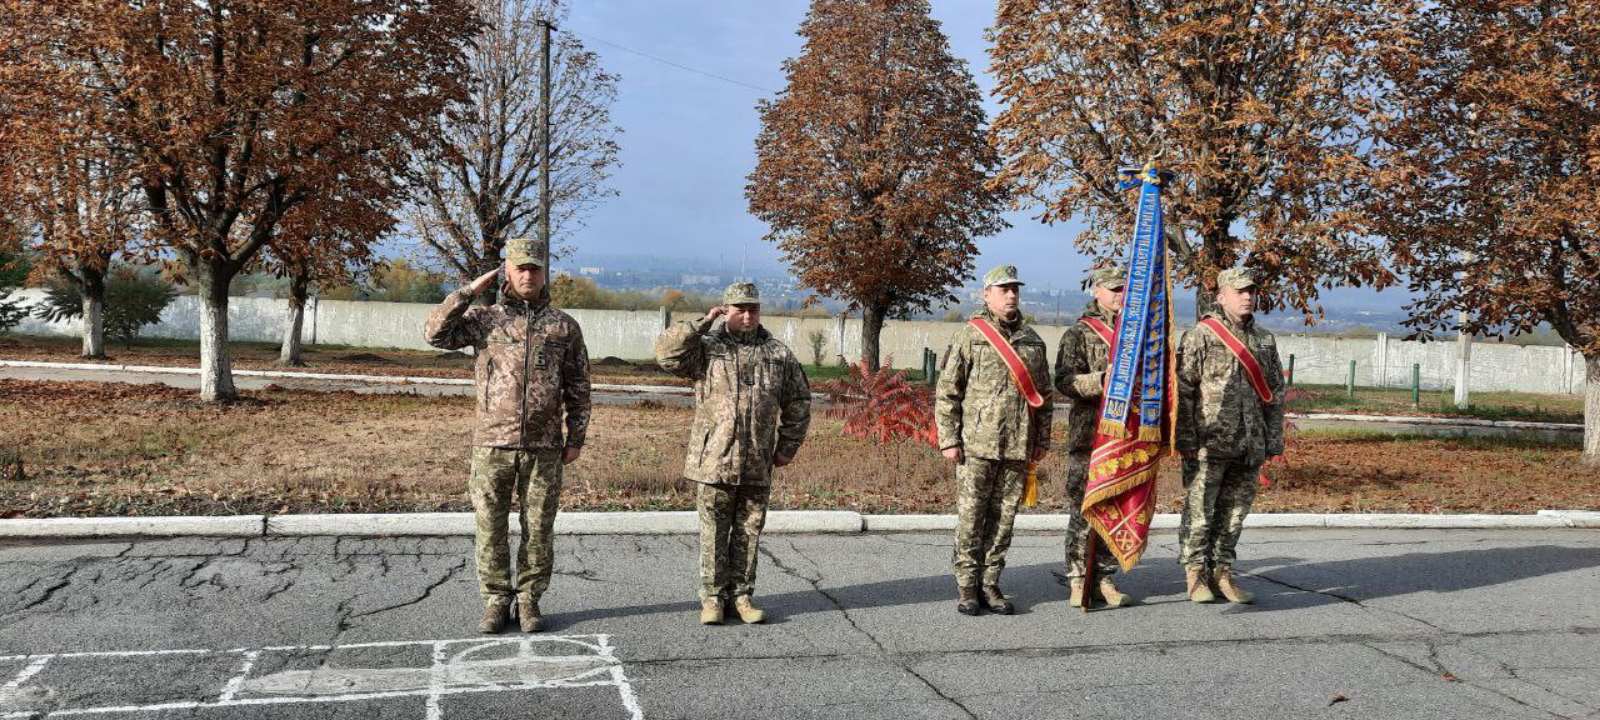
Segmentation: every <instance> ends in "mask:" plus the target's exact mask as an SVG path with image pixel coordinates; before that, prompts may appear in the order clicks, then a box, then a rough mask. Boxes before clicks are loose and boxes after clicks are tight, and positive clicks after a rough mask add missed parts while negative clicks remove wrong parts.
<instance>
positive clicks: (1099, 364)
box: [1056, 300, 1117, 452]
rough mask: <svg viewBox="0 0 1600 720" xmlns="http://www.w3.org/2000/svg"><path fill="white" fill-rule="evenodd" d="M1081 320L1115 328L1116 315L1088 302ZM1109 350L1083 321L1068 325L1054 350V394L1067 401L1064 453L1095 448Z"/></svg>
mask: <svg viewBox="0 0 1600 720" xmlns="http://www.w3.org/2000/svg"><path fill="white" fill-rule="evenodd" d="M1083 317H1089V318H1094V319H1096V320H1099V321H1101V322H1103V323H1105V324H1106V326H1107V327H1110V328H1111V330H1112V332H1116V329H1117V315H1116V313H1108V312H1106V311H1104V310H1102V309H1101V308H1100V304H1099V303H1097V302H1095V301H1093V300H1090V301H1089V307H1088V308H1086V309H1084V311H1083ZM1110 355H1111V347H1110V346H1108V345H1106V343H1105V341H1104V340H1101V339H1100V335H1099V334H1098V333H1096V332H1095V331H1094V330H1092V329H1090V328H1089V327H1088V326H1086V325H1084V324H1083V323H1082V322H1075V323H1073V324H1071V325H1069V326H1067V330H1066V332H1063V333H1061V343H1060V345H1059V346H1058V347H1057V349H1056V392H1059V393H1061V395H1062V397H1065V398H1066V400H1067V452H1089V451H1090V450H1092V449H1094V433H1095V428H1096V427H1097V426H1098V425H1099V421H1100V395H1101V394H1102V393H1103V392H1104V391H1105V384H1106V364H1107V363H1108V362H1109V360H1110Z"/></svg>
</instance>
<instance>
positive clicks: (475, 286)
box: [467, 268, 500, 295]
mask: <svg viewBox="0 0 1600 720" xmlns="http://www.w3.org/2000/svg"><path fill="white" fill-rule="evenodd" d="M499 275H500V268H495V269H493V270H490V271H489V272H486V273H484V274H482V275H479V276H478V279H476V280H473V281H472V284H471V285H468V286H467V292H469V293H472V294H473V295H482V294H483V291H485V290H488V289H489V286H490V285H492V284H493V283H494V280H495V278H496V277H498V276H499Z"/></svg>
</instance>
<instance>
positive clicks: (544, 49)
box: [538, 17, 556, 282]
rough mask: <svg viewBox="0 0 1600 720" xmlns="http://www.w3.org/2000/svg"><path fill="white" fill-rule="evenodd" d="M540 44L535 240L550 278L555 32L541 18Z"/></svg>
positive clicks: (553, 26)
mask: <svg viewBox="0 0 1600 720" xmlns="http://www.w3.org/2000/svg"><path fill="white" fill-rule="evenodd" d="M538 22H539V26H540V27H542V28H544V41H543V42H542V43H540V46H539V65H540V70H539V240H540V242H542V243H544V276H545V281H546V282H548V281H549V278H550V33H551V31H552V30H555V29H556V26H555V25H552V24H551V23H550V21H549V20H548V19H546V18H544V17H540V18H539V21H538Z"/></svg>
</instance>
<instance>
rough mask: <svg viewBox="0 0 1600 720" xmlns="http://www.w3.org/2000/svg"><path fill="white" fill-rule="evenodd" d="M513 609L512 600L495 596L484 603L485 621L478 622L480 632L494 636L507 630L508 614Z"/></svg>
mask: <svg viewBox="0 0 1600 720" xmlns="http://www.w3.org/2000/svg"><path fill="white" fill-rule="evenodd" d="M510 609H511V598H508V597H503V596H499V595H497V596H495V597H492V598H489V599H488V600H485V601H484V603H483V619H482V620H479V621H478V632H481V633H483V634H485V635H493V634H495V633H498V632H500V631H501V630H504V629H506V619H507V618H506V613H507V612H508V611H509V610H510Z"/></svg>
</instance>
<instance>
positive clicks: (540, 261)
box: [506, 237, 544, 267]
mask: <svg viewBox="0 0 1600 720" xmlns="http://www.w3.org/2000/svg"><path fill="white" fill-rule="evenodd" d="M506 264H507V265H512V266H517V265H538V266H539V267H544V245H543V244H542V243H540V242H539V241H538V240H535V239H533V238H529V237H514V238H511V239H510V240H507V241H506Z"/></svg>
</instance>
